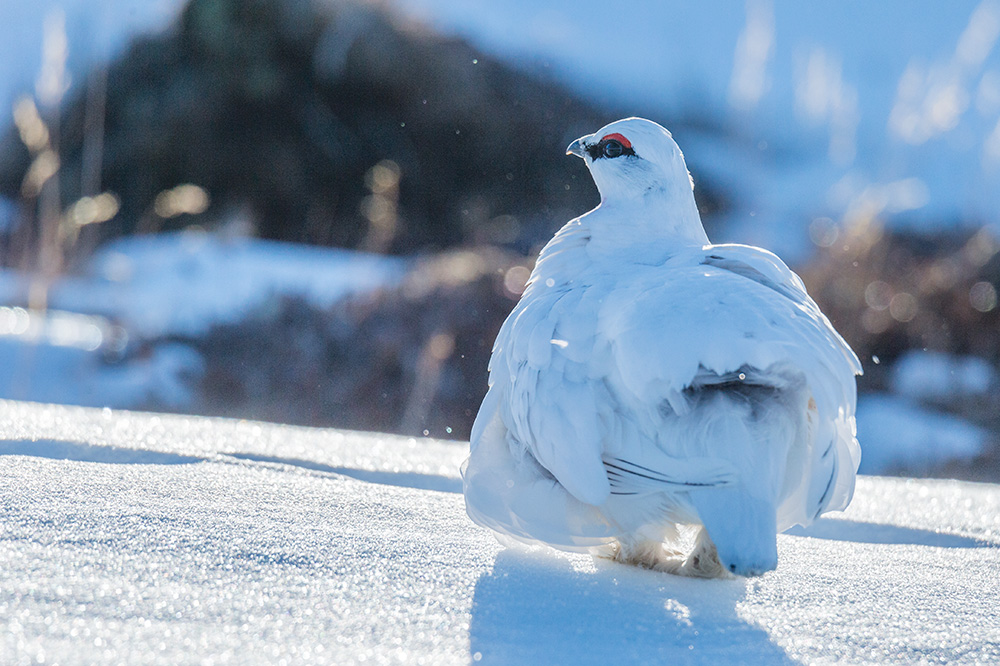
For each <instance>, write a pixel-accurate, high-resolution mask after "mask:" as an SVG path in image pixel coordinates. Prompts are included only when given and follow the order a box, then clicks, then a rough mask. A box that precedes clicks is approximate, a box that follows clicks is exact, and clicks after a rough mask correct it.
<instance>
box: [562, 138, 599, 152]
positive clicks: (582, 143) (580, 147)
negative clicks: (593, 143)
mask: <svg viewBox="0 0 1000 666" xmlns="http://www.w3.org/2000/svg"><path fill="white" fill-rule="evenodd" d="M592 136H594V135H593V134H588V135H587V136H581V137H580V138H579V139H577V140H576V141H574V142H573V143H571V144H569V147H568V148H566V154H567V155H576V156H577V157H585V156H586V155H587V140H588V139H590V138H591V137H592Z"/></svg>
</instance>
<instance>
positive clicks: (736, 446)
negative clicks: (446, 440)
mask: <svg viewBox="0 0 1000 666" xmlns="http://www.w3.org/2000/svg"><path fill="white" fill-rule="evenodd" d="M569 152H571V153H573V154H576V155H579V156H580V157H583V158H584V159H585V161H586V163H587V166H588V167H589V168H590V171H591V173H592V175H593V177H594V180H595V182H596V183H597V186H598V189H599V190H600V193H601V204H600V205H599V206H598V207H597V208H595V209H594V210H592V211H590V212H589V213H587V214H585V215H582V216H581V217H579V218H577V219H575V220H572V221H570V222H569V223H568V224H566V225H565V226H564V227H563V228H562V229H561V230H560V231H559V232H558V233H556V235H555V237H554V238H553V239H552V240H551V241H549V243H548V244H547V245H546V246H545V248H544V249H543V250H542V252H541V254H540V255H539V258H538V262H537V264H536V266H535V269H534V271H533V272H532V275H531V279H530V280H529V282H528V286H527V288H526V289H525V291H524V294H523V296H522V298H521V300H520V302H519V303H518V304H517V306H516V307H515V308H514V311H513V312H512V313H511V314H510V316H509V317H508V318H507V320H506V322H505V323H504V325H503V327H502V328H501V330H500V333H499V335H498V336H497V340H496V344H495V346H494V349H493V357H492V359H491V361H490V388H489V391H488V393H487V395H486V397H485V399H484V400H483V404H482V407H481V409H480V411H479V415H478V417H477V418H476V422H475V425H474V426H473V431H472V437H471V455H470V457H469V460H468V461H467V462H466V465H465V466H464V468H463V478H464V483H465V498H466V506H467V509H468V512H469V515H470V516H471V517H472V519H473V520H474V521H475V522H477V523H479V524H480V525H484V526H486V527H489V528H491V529H493V530H495V531H497V532H498V533H501V534H504V535H508V536H511V537H514V538H516V539H519V540H522V541H531V542H543V543H547V544H550V545H552V546H555V547H557V548H562V549H567V550H589V551H591V552H593V553H595V554H599V555H606V556H610V557H615V558H616V559H619V560H621V561H623V562H628V563H632V564H638V565H641V566H647V567H651V568H655V569H659V570H664V571H670V572H674V573H681V574H686V575H699V576H717V575H724V571H725V570H727V569H728V570H729V571H732V572H734V573H737V574H740V575H759V574H761V573H763V572H765V571H769V570H771V569H774V568H775V566H776V565H777V549H776V535H777V533H778V532H779V531H781V530H784V529H786V528H788V527H790V526H792V525H795V524H800V525H808V524H809V523H810V522H811V521H813V520H814V519H815V518H816V517H817V516H819V515H820V514H821V513H824V512H826V511H831V510H837V509H843V508H845V507H846V506H847V504H848V503H849V502H850V500H851V496H852V494H853V491H854V480H855V474H856V472H857V468H858V463H859V460H860V449H859V447H858V443H857V440H856V439H855V425H854V409H855V398H856V387H855V379H854V376H855V374H860V372H861V365H860V363H859V362H858V359H857V357H856V356H855V355H854V353H853V352H852V351H851V349H850V347H849V346H848V345H847V343H846V342H844V340H843V339H842V338H841V337H840V336H839V335H838V334H837V332H836V331H835V330H834V329H833V327H832V326H831V325H830V322H829V321H828V320H827V318H826V317H825V316H824V315H823V314H822V313H821V312H820V310H819V308H818V307H817V305H816V303H815V302H813V300H812V299H811V298H810V297H809V296H808V294H807V293H806V291H805V287H804V286H803V284H802V281H801V280H800V279H799V277H798V276H797V275H795V274H794V273H793V272H792V271H791V270H789V269H788V267H787V266H785V264H784V263H782V261H781V260H780V259H778V257H776V256H775V255H773V254H771V253H770V252H767V251H766V250H762V249H760V248H755V247H749V246H745V245H711V244H709V242H708V238H707V236H706V235H705V231H704V228H703V227H702V224H701V219H700V217H699V215H698V211H697V208H696V206H695V202H694V196H693V193H692V186H691V181H690V176H689V175H688V171H687V167H686V166H685V164H684V157H683V155H682V154H681V151H680V149H679V148H678V147H677V144H676V143H674V141H673V138H672V137H671V136H670V133H669V132H667V130H665V129H664V128H662V127H661V126H659V125H657V124H656V123H653V122H651V121H648V120H643V119H641V118H629V119H625V120H620V121H618V122H615V123H612V124H610V125H608V126H606V127H604V128H603V129H601V130H600V131H598V132H597V133H595V134H593V135H590V136H586V137H583V138H581V139H578V140H577V141H575V142H573V144H571V145H570V147H569ZM685 525H691V526H696V527H697V528H698V529H697V532H696V537H695V543H694V548H693V550H690V552H688V553H683V552H680V551H678V550H677V549H678V547H679V546H680V545H681V544H682V543H683V542H684V539H682V538H681V537H682V536H683V533H684V532H685V528H684V526H685Z"/></svg>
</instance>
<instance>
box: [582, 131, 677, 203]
mask: <svg viewBox="0 0 1000 666" xmlns="http://www.w3.org/2000/svg"><path fill="white" fill-rule="evenodd" d="M566 154H567V155H576V156H577V157H582V158H583V160H584V161H585V162H586V163H587V167H588V168H589V169H590V173H591V175H593V177H594V182H595V183H597V189H598V190H599V191H600V193H601V200H602V201H614V200H626V199H633V198H643V197H649V196H653V197H661V196H666V197H670V198H680V199H682V200H686V199H690V200H691V202H692V203H693V195H692V193H691V190H692V187H693V183H692V181H691V177H690V175H689V174H688V170H687V166H686V165H685V163H684V155H683V154H682V153H681V149H680V148H678V147H677V144H676V143H674V139H673V137H672V136H671V135H670V132H668V131H667V130H666V129H665V128H663V127H662V126H660V125H658V124H657V123H654V122H653V121H651V120H646V119H645V118H625V119H624V120H618V121H615V122H613V123H611V124H610V125H605V126H604V127H602V128H601V129H599V130H598V131H597V132H594V133H593V134H588V135H587V136H582V137H580V138H579V139H577V140H576V141H574V142H573V143H571V144H570V145H569V147H568V148H567V149H566ZM677 203H681V202H677ZM684 203H687V202H686V201H684Z"/></svg>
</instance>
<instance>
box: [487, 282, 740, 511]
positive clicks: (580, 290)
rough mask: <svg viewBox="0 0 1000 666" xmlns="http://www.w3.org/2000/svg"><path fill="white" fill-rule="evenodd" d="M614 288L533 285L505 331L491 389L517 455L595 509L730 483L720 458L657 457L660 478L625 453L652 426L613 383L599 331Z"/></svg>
mask: <svg viewBox="0 0 1000 666" xmlns="http://www.w3.org/2000/svg"><path fill="white" fill-rule="evenodd" d="M598 282H600V281H598ZM611 290H612V287H611V286H609V285H605V284H603V283H602V284H590V285H574V287H573V288H568V287H560V286H549V285H546V284H545V283H544V282H540V281H536V282H534V283H532V284H531V285H529V288H528V291H527V292H526V293H525V296H524V297H523V298H522V300H521V302H520V303H519V304H518V306H517V308H515V310H514V312H513V313H512V314H511V316H510V317H509V318H508V319H507V321H506V322H505V324H504V326H503V327H502V328H501V331H500V333H499V335H498V336H497V342H496V345H495V347H494V352H493V358H492V359H491V365H490V383H491V386H492V388H491V391H493V390H494V389H500V390H501V391H502V392H503V398H502V399H501V401H500V414H501V418H502V420H503V422H504V423H505V425H506V427H507V429H508V430H509V432H510V433H511V439H512V447H511V448H512V450H513V452H514V455H515V456H518V455H526V454H530V455H531V457H532V458H534V459H535V460H536V461H537V462H538V463H539V464H540V465H541V466H542V467H543V468H544V469H545V470H547V471H548V472H549V473H550V474H551V475H552V476H553V477H554V478H555V479H557V480H558V481H559V483H560V484H561V485H562V486H563V487H564V488H565V489H566V490H567V491H568V492H569V493H570V494H571V495H572V496H573V497H575V498H576V499H578V500H580V501H582V502H584V503H586V504H590V505H601V504H603V503H604V501H605V500H606V499H607V498H608V497H609V495H611V494H619V495H626V494H635V493H637V492H649V491H650V490H652V489H653V488H654V486H658V487H660V488H661V489H662V488H663V487H673V488H675V489H676V488H678V487H706V486H711V485H725V484H728V483H731V482H732V480H733V478H734V476H735V471H734V470H733V469H732V466H731V465H729V464H728V463H726V462H725V461H722V460H716V459H710V458H705V457H698V456H681V457H676V458H675V457H670V456H665V455H660V456H658V457H657V458H656V460H655V461H654V462H655V463H656V464H657V465H658V468H659V471H657V472H656V473H654V474H650V473H649V472H646V471H644V470H643V469H642V466H643V465H642V464H637V461H635V460H632V459H630V458H629V457H628V456H622V455H619V451H620V450H636V449H640V448H642V445H641V442H651V441H652V440H654V439H655V437H656V436H655V433H653V432H650V428H651V427H652V425H653V424H651V423H649V422H648V421H647V422H644V421H643V420H642V419H637V418H635V415H634V414H633V413H632V406H630V405H623V404H622V403H621V401H620V399H619V396H618V395H617V394H616V392H615V391H614V390H613V387H612V385H611V383H610V379H611V378H612V377H614V376H616V375H617V370H616V369H615V368H614V367H613V364H614V357H613V349H612V340H611V339H609V338H608V336H606V335H604V334H602V332H601V331H600V330H599V325H600V322H601V316H600V311H601V309H602V308H603V306H604V304H605V303H606V301H607V299H608V298H609V297H610V296H612V293H611ZM644 428H645V431H644ZM474 439H475V438H474Z"/></svg>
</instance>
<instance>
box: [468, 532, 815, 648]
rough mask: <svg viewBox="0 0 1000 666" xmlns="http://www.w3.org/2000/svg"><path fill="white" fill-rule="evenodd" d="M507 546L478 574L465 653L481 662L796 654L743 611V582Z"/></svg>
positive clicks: (744, 588) (744, 590)
mask: <svg viewBox="0 0 1000 666" xmlns="http://www.w3.org/2000/svg"><path fill="white" fill-rule="evenodd" d="M597 566H598V571H596V572H589V571H576V570H574V568H573V565H572V562H571V561H570V560H568V559H566V558H562V557H553V556H552V554H551V553H549V554H542V553H534V552H530V551H529V552H525V551H522V550H514V549H507V550H504V551H502V552H500V553H499V554H498V555H497V558H496V561H495V562H494V565H493V570H492V571H491V572H489V573H484V574H483V575H482V576H480V578H479V580H478V581H477V582H476V588H475V592H474V595H473V600H472V618H471V622H470V626H469V637H470V656H471V657H472V660H473V661H478V662H480V663H483V664H543V663H556V664H575V663H587V664H596V663H608V664H640V663H649V664H653V663H663V664H672V663H678V662H680V663H746V664H750V663H752V664H792V663H796V662H795V661H794V660H792V659H791V658H790V657H789V656H788V655H787V654H786V653H785V651H784V650H783V649H782V648H781V647H779V646H778V645H776V644H775V643H773V642H772V641H771V639H770V637H769V636H768V634H767V633H766V632H765V631H763V630H762V629H760V628H758V627H756V626H754V625H752V624H749V623H747V622H745V621H744V620H742V619H740V618H739V616H738V615H737V612H736V606H737V604H738V603H739V601H740V600H742V599H743V598H744V597H745V595H746V585H747V582H746V581H745V580H743V579H737V580H732V579H730V580H693V579H689V578H680V577H677V576H670V575H668V574H661V573H657V572H653V571H645V570H641V569H635V568H632V567H626V566H623V565H619V564H614V563H611V562H603V561H599V562H598V565H597Z"/></svg>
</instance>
